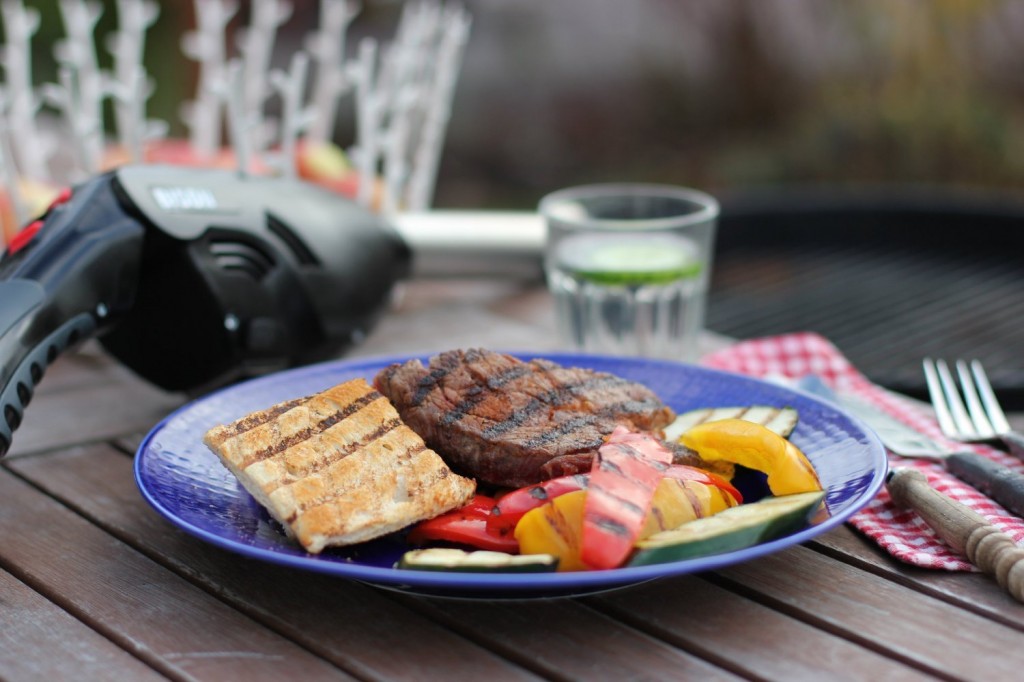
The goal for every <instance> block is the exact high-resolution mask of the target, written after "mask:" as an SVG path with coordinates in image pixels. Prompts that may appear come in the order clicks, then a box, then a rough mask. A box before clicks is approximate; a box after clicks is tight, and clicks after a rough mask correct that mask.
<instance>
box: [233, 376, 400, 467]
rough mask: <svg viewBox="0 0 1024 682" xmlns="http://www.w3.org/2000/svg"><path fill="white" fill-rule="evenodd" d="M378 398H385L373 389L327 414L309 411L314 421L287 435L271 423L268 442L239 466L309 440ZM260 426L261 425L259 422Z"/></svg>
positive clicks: (257, 460) (249, 464) (266, 457)
mask: <svg viewBox="0 0 1024 682" xmlns="http://www.w3.org/2000/svg"><path fill="white" fill-rule="evenodd" d="M378 399H381V400H386V398H384V397H383V396H382V395H381V394H380V393H377V392H376V391H374V392H373V393H368V394H367V395H365V396H362V397H361V398H359V399H357V400H356V401H355V402H353V403H350V404H348V405H345V406H344V407H342V408H340V409H335V410H333V411H330V412H328V413H327V414H324V412H323V411H316V412H311V413H310V415H309V417H310V420H315V421H313V423H312V424H311V425H310V426H307V427H306V428H303V429H301V430H299V431H295V432H294V433H290V434H288V435H287V436H286V435H284V434H282V433H280V431H279V430H277V429H276V427H275V426H274V425H273V424H271V425H270V426H269V428H270V429H271V432H272V436H271V438H270V441H271V442H270V444H269V445H267V446H266V447H265V448H263V449H262V450H260V451H258V452H255V453H253V454H252V455H250V456H249V457H248V458H246V459H245V460H244V461H242V462H240V463H239V466H240V467H241V468H242V469H246V468H248V467H249V466H251V465H253V464H255V463H256V462H259V461H261V460H264V459H268V458H270V457H273V456H274V455H276V454H278V453H281V452H284V451H285V450H287V449H288V448H291V447H294V446H295V445H298V444H299V443H301V442H303V441H306V440H309V439H310V438H312V437H313V436H315V435H317V434H319V433H323V432H324V431H326V430H327V429H329V428H331V427H332V426H334V425H335V424H337V423H338V422H340V421H342V420H343V419H345V418H347V417H349V416H351V415H353V414H356V413H357V412H359V411H360V410H361V409H363V408H364V407H366V406H367V405H369V404H370V403H372V402H373V401H374V400H378ZM308 402H309V401H307V406H306V409H309V407H308ZM327 409H328V410H330V406H328V407H327ZM282 414H283V413H282ZM260 426H263V425H262V424H261V425H260Z"/></svg>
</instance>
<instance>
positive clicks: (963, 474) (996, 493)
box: [797, 375, 1024, 518]
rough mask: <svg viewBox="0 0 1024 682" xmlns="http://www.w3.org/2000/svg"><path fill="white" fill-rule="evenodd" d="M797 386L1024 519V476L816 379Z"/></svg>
mask: <svg viewBox="0 0 1024 682" xmlns="http://www.w3.org/2000/svg"><path fill="white" fill-rule="evenodd" d="M797 385H798V386H799V387H800V388H803V389H804V390H806V391H808V392H809V393H813V394H815V395H817V396H819V397H822V398H825V399H826V400H831V401H832V402H833V403H835V404H836V405H838V406H839V407H841V408H843V409H844V410H846V411H847V412H849V413H850V414H852V415H853V416H855V417H859V418H860V419H862V420H863V421H864V423H866V424H867V425H868V426H870V427H871V428H872V429H873V430H874V431H875V433H877V434H878V438H879V439H880V440H881V441H882V444H883V445H885V447H886V448H888V449H889V450H890V451H891V452H893V453H894V454H896V455H899V456H900V457H905V458H915V459H916V458H924V459H934V460H938V461H941V462H943V463H944V465H945V467H946V471H948V472H949V473H951V474H952V475H954V476H956V477H957V478H959V479H960V480H961V481H963V482H964V483H966V484H968V485H970V486H971V487H973V488H975V489H976V490H978V491H980V492H982V493H984V494H985V495H987V496H988V497H990V498H991V499H993V500H995V501H996V502H998V503H999V504H1001V505H1002V506H1003V507H1005V508H1006V509H1007V510H1008V511H1010V512H1012V513H1013V514H1016V515H1017V516H1019V517H1022V518H1024V474H1020V473H1018V472H1016V471H1014V470H1013V469H1009V468H1007V467H1004V466H1001V465H999V464H996V463H995V462H993V461H992V460H990V459H988V458H987V457H983V456H982V455H979V454H978V453H976V452H973V451H970V450H958V451H951V450H949V449H948V448H946V447H944V446H943V445H941V444H940V443H937V442H935V441H934V440H932V439H930V438H928V437H927V436H925V435H924V434H921V433H918V432H917V431H915V430H914V429H912V428H911V427H909V426H907V425H906V424H904V423H903V422H901V421H899V420H898V419H896V418H895V417H892V416H890V415H889V414H888V413H886V412H883V411H882V410H880V409H878V408H876V407H875V406H874V405H871V404H870V403H867V402H865V401H863V400H861V399H859V398H856V397H853V396H850V395H849V394H838V393H836V392H835V391H833V390H832V389H831V388H829V387H828V386H827V385H825V383H824V382H822V381H821V379H820V378H818V377H816V376H814V375H808V376H805V377H802V378H801V379H800V380H799V381H798V382H797Z"/></svg>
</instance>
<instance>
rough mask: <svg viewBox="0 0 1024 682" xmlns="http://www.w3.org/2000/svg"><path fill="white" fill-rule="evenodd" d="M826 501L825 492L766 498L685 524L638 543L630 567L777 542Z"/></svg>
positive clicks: (805, 521) (799, 526)
mask: <svg viewBox="0 0 1024 682" xmlns="http://www.w3.org/2000/svg"><path fill="white" fill-rule="evenodd" d="M824 497H825V493H823V492H808V493H801V494H797V495H785V496H782V497H766V498H764V499H762V500H760V501H758V502H753V503H751V504H744V505H740V506H738V507H731V508H729V509H726V510H725V511H723V512H721V513H719V514H715V515H714V516H709V517H707V518H703V519H697V520H696V521H690V522H689V523H684V524H683V525H681V526H679V527H678V528H676V529H674V530H667V531H664V532H661V533H656V534H654V535H652V536H651V537H649V538H646V539H644V540H641V541H640V542H639V543H637V553H636V554H635V555H634V556H633V559H632V560H631V561H630V563H629V565H630V566H645V565H648V564H660V563H664V562H667V561H679V560H681V559H690V558H693V557H697V556H706V555H711V554H721V553H723V552H732V551H735V550H738V549H743V548H744V547H750V546H752V545H756V544H758V543H761V542H767V541H768V540H773V539H775V538H778V537H780V536H782V535H786V534H788V533H791V532H794V531H797V530H799V529H800V528H802V527H803V526H805V525H806V524H807V520H808V518H810V516H811V515H812V514H813V513H814V512H815V511H816V510H817V509H818V506H819V505H820V504H821V501H822V500H823V499H824Z"/></svg>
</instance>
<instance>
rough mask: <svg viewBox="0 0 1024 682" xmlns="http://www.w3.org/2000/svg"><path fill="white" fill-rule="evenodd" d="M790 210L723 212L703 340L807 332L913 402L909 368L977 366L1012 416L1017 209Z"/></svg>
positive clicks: (821, 203) (1023, 297) (1021, 240)
mask: <svg viewBox="0 0 1024 682" xmlns="http://www.w3.org/2000/svg"><path fill="white" fill-rule="evenodd" d="M799 199H800V198H799V197H798V198H793V197H790V201H789V202H788V203H787V204H785V205H786V206H787V208H786V209H785V210H778V209H774V208H773V207H770V206H766V205H765V204H764V203H763V202H762V203H761V204H757V203H756V202H755V203H754V204H753V205H751V204H750V203H747V204H741V205H740V206H739V207H737V206H735V205H734V206H733V207H732V208H731V209H730V206H729V204H728V203H726V204H724V207H723V217H722V221H721V226H720V230H719V235H720V237H719V243H718V247H717V249H716V259H715V266H714V271H713V276H712V287H711V295H710V299H709V305H708V328H709V329H711V330H713V331H715V332H718V333H721V334H726V335H729V336H733V337H737V338H755V337H759V336H769V335H775V334H784V333H787V332H792V331H814V332H817V333H819V334H821V335H822V336H825V337H826V338H828V339H829V340H830V341H832V342H833V343H834V344H835V345H836V346H837V347H838V348H839V349H840V350H841V351H842V352H843V353H844V354H845V355H846V356H847V357H848V358H849V359H850V361H851V362H852V363H854V365H855V366H857V367H858V368H859V369H860V370H861V371H863V372H864V373H865V374H866V375H867V376H868V377H869V378H870V379H872V380H873V381H875V382H876V383H878V384H881V385H883V386H886V387H888V388H891V389H894V390H897V391H900V392H903V393H907V394H909V395H912V396H915V397H918V398H926V396H927V388H926V386H925V384H924V378H923V374H922V371H921V359H922V358H924V357H944V358H959V357H967V358H978V359H980V360H982V361H983V362H984V364H985V367H986V370H987V371H988V373H989V376H990V378H991V379H992V383H993V385H994V387H995V389H996V392H997V394H998V395H999V397H1000V399H1001V400H1002V401H1003V402H1004V403H1005V405H1006V407H1008V408H1009V409H1015V410H1020V409H1024V354H1022V352H1021V351H1022V349H1024V262H1022V258H1021V256H1020V254H1021V253H1022V249H1024V210H1021V211H1020V212H1019V213H1015V212H1014V211H1011V210H1008V209H1007V208H1006V207H1005V206H1004V205H1001V204H1000V205H998V206H992V205H989V204H986V205H984V206H982V207H979V205H978V204H977V203H976V202H969V203H964V202H962V201H961V202H958V203H956V204H951V202H950V199H949V198H944V199H943V200H942V201H941V202H937V203H935V202H924V201H921V202H914V203H913V204H912V205H910V206H907V205H906V202H904V203H903V204H898V203H895V202H891V201H890V202H888V203H887V202H882V201H879V200H878V198H877V197H875V198H873V199H872V200H865V199H863V198H862V199H860V200H859V201H857V202H850V201H849V199H847V198H842V199H837V198H835V197H832V198H828V199H827V200H825V199H822V198H821V197H820V196H816V197H814V198H813V200H810V201H809V200H808V199H807V197H806V196H805V197H803V202H801V201H800V200H799ZM981 209H985V210H981ZM968 239H969V241H968ZM967 244H971V246H970V247H969V248H968V247H967V246H966V245H967Z"/></svg>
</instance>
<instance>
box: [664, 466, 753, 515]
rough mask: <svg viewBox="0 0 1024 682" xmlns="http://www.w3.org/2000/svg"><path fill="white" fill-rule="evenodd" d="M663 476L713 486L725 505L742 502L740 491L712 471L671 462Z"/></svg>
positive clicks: (730, 505) (731, 505)
mask: <svg viewBox="0 0 1024 682" xmlns="http://www.w3.org/2000/svg"><path fill="white" fill-rule="evenodd" d="M665 476H667V477H669V478H675V479H678V480H680V481H697V482H698V483H703V484H705V485H710V486H714V487H715V488H717V489H718V491H719V493H720V495H719V496H720V497H721V498H722V503H723V504H724V505H725V507H734V506H736V505H737V504H743V495H742V494H741V493H740V491H739V490H737V489H736V487H735V486H733V485H732V483H730V482H729V481H727V480H725V478H723V477H722V476H719V475H718V474H716V473H714V472H712V471H705V470H704V469H697V468H696V467H691V466H686V465H685V464H673V465H672V466H670V467H669V468H668V470H666V471H665ZM723 508H724V507H723Z"/></svg>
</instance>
